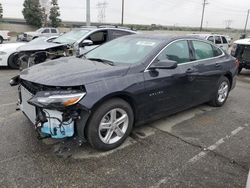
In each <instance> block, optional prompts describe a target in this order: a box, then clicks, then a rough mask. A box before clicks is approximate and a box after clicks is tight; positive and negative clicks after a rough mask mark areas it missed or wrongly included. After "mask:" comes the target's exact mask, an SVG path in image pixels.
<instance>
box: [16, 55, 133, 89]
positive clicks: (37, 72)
mask: <svg viewBox="0 0 250 188" xmlns="http://www.w3.org/2000/svg"><path fill="white" fill-rule="evenodd" d="M128 69H129V66H111V65H106V64H103V63H100V62H95V61H90V60H85V59H80V58H76V57H66V58H65V57H63V58H60V59H57V60H53V61H49V62H46V63H41V64H39V65H35V66H33V67H30V68H28V69H25V70H24V71H22V72H21V73H20V78H21V79H23V80H27V81H30V82H33V83H38V84H42V85H46V86H80V85H85V84H88V83H92V82H97V81H100V80H106V79H111V78H116V77H120V76H123V75H125V74H126V73H127V71H128Z"/></svg>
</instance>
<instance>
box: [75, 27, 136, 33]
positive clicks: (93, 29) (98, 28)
mask: <svg viewBox="0 0 250 188" xmlns="http://www.w3.org/2000/svg"><path fill="white" fill-rule="evenodd" d="M73 30H88V31H95V30H96V31H98V30H100V31H101V30H117V31H126V32H130V33H136V31H133V30H131V29H129V28H125V27H113V26H110V27H108V26H107V27H106V26H102V27H95V26H86V27H85V26H83V27H80V28H74V29H73Z"/></svg>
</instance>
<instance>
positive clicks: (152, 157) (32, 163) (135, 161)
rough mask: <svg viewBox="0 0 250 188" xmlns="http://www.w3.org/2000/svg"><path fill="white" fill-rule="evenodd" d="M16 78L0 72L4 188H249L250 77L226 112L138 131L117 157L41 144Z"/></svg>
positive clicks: (190, 114) (248, 74)
mask: <svg viewBox="0 0 250 188" xmlns="http://www.w3.org/2000/svg"><path fill="white" fill-rule="evenodd" d="M17 73H18V71H15V70H9V69H3V68H1V69H0V142H1V145H0V187H245V185H246V181H247V176H248V169H249V168H250V138H249V135H250V116H249V114H250V105H249V104H250V98H249V93H250V71H243V72H242V74H241V75H240V76H239V77H238V82H237V86H236V88H235V89H234V90H233V91H232V92H231V93H230V96H229V98H228V101H227V103H226V104H225V105H224V106H223V107H222V108H212V107H209V106H208V105H206V104H204V105H201V106H198V107H195V108H193V109H190V110H186V111H184V112H181V113H178V114H175V115H172V116H170V117H166V118H163V119H161V120H158V121H155V122H153V123H150V124H147V125H145V126H142V127H139V128H136V129H135V130H134V131H133V133H132V134H131V137H130V138H129V139H128V140H127V141H126V142H125V143H124V144H123V145H122V146H121V147H119V148H118V149H116V150H113V151H109V152H98V151H95V150H93V149H91V148H90V146H89V145H88V144H84V145H83V146H81V147H79V146H77V145H76V141H75V140H74V139H65V140H59V141H58V140H52V139H45V140H42V141H41V140H37V138H36V134H35V131H34V129H33V127H32V125H31V124H30V123H29V121H28V120H27V119H26V117H25V116H24V115H23V114H22V113H21V112H20V111H16V100H17V93H16V88H11V87H10V86H9V84H8V81H9V79H10V78H11V77H12V76H15V75H16V74H17Z"/></svg>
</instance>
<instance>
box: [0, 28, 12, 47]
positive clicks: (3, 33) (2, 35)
mask: <svg viewBox="0 0 250 188" xmlns="http://www.w3.org/2000/svg"><path fill="white" fill-rule="evenodd" d="M5 40H10V32H9V31H7V30H0V44H2V43H3V41H5Z"/></svg>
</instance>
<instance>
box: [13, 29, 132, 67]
mask: <svg viewBox="0 0 250 188" xmlns="http://www.w3.org/2000/svg"><path fill="white" fill-rule="evenodd" d="M135 33H136V32H135V31H132V30H130V29H126V28H119V27H111V26H103V27H84V28H78V29H73V30H72V31H70V32H68V33H65V34H63V35H61V36H59V37H58V38H57V39H55V40H54V41H52V42H44V43H42V44H39V45H38V44H37V45H32V46H22V47H20V48H18V51H19V54H18V56H19V64H20V66H21V69H25V68H27V67H31V66H33V65H35V64H40V63H43V62H45V61H47V60H54V59H57V58H60V57H68V56H73V55H74V56H79V55H81V54H84V53H86V52H88V51H90V50H92V49H94V48H96V47H97V46H99V45H102V44H104V43H106V42H108V41H111V40H113V39H115V38H118V37H121V36H125V35H131V34H135Z"/></svg>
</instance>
